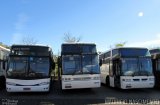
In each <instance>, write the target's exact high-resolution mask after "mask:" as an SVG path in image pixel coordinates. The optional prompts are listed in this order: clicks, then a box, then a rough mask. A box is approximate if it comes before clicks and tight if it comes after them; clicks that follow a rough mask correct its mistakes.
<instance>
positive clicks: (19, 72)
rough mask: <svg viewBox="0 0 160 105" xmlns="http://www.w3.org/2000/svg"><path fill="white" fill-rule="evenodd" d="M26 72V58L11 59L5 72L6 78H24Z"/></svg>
mask: <svg viewBox="0 0 160 105" xmlns="http://www.w3.org/2000/svg"><path fill="white" fill-rule="evenodd" d="M26 71H27V57H11V58H10V63H9V69H8V71H7V76H8V77H17V78H19V77H25V76H26V75H25V74H26Z"/></svg>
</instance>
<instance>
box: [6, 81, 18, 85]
mask: <svg viewBox="0 0 160 105" xmlns="http://www.w3.org/2000/svg"><path fill="white" fill-rule="evenodd" d="M6 84H7V85H13V86H16V84H15V83H12V82H6Z"/></svg>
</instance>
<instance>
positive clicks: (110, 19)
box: [0, 0, 160, 54]
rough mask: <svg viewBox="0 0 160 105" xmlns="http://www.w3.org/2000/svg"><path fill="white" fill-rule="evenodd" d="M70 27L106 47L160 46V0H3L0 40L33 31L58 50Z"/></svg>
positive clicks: (13, 40) (13, 41)
mask: <svg viewBox="0 0 160 105" xmlns="http://www.w3.org/2000/svg"><path fill="white" fill-rule="evenodd" d="M64 33H70V35H72V36H74V37H81V42H87V43H89V42H91V43H96V44H97V49H98V51H101V52H103V51H106V50H108V49H109V48H110V47H114V45H115V44H117V43H122V42H126V44H125V46H128V47H148V48H151V47H160V0H0V42H3V43H4V44H7V45H12V44H22V40H23V38H24V37H29V38H32V39H34V40H36V41H37V43H38V44H44V45H49V46H51V47H52V49H53V52H54V53H55V54H56V53H58V52H60V50H61V44H62V43H63V42H64Z"/></svg>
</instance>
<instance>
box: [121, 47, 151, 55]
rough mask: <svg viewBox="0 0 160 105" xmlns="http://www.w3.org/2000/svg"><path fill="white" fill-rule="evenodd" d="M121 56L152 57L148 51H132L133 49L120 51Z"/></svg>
mask: <svg viewBox="0 0 160 105" xmlns="http://www.w3.org/2000/svg"><path fill="white" fill-rule="evenodd" d="M120 54H121V56H123V57H127V56H150V53H149V50H148V49H131V48H128V49H127V48H125V49H120Z"/></svg>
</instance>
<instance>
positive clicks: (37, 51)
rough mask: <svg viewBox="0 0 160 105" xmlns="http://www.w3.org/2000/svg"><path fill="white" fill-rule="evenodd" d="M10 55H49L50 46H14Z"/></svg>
mask: <svg viewBox="0 0 160 105" xmlns="http://www.w3.org/2000/svg"><path fill="white" fill-rule="evenodd" d="M10 55H33V56H49V47H41V46H38V47H37V46H17V47H16V46H14V47H12V48H11V52H10Z"/></svg>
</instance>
